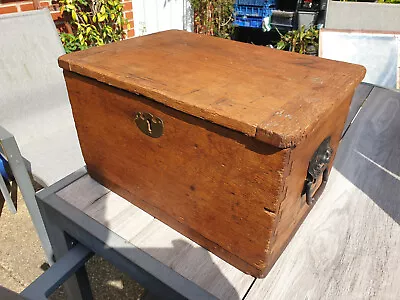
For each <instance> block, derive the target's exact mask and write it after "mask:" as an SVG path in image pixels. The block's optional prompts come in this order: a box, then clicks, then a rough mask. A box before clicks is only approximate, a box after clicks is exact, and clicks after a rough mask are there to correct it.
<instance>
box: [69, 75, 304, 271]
mask: <svg viewBox="0 0 400 300" xmlns="http://www.w3.org/2000/svg"><path fill="white" fill-rule="evenodd" d="M65 77H66V80H67V87H68V91H69V96H70V100H71V103H72V110H73V114H74V118H75V122H76V126H77V131H78V136H79V139H80V144H81V148H82V152H83V155H84V157H85V162H86V164H87V169H88V172H89V174H90V175H91V176H92V177H93V178H94V179H95V180H97V181H99V182H100V183H102V184H104V185H105V186H107V187H108V188H110V189H111V190H113V191H114V192H116V193H117V194H119V195H120V196H122V197H124V198H125V199H128V200H129V201H131V202H132V203H134V204H135V205H137V206H139V207H140V208H142V209H144V210H145V211H147V212H148V213H150V214H151V215H153V216H155V217H157V218H159V219H160V220H162V221H163V222H165V223H166V224H168V225H170V226H171V227H173V228H174V229H176V230H178V231H179V232H181V233H182V234H185V235H187V236H189V237H190V238H191V239H193V240H194V241H196V242H197V243H199V244H201V245H202V246H203V247H206V248H207V249H209V250H212V251H213V252H214V253H215V254H217V255H219V256H220V257H222V258H224V259H225V260H227V261H228V262H231V263H232V264H234V265H235V266H238V267H239V268H240V269H241V270H244V271H245V272H250V273H251V274H254V275H256V276H260V274H262V273H263V272H264V269H265V267H266V264H267V261H268V258H267V255H266V251H267V249H268V247H269V245H270V242H269V240H270V237H271V232H272V231H273V224H274V218H275V212H276V211H277V209H278V207H279V202H280V201H281V199H282V197H283V194H282V193H283V180H284V175H285V172H284V168H285V167H287V161H286V157H287V156H288V153H289V151H290V149H283V150H281V149H278V148H276V147H273V146H270V145H266V144H264V143H262V142H260V141H257V140H255V139H254V138H251V137H248V136H245V135H243V134H242V133H239V132H235V131H232V130H230V129H227V128H223V127H220V126H218V125H215V124H212V123H209V122H207V121H204V120H200V119H197V118H195V117H192V116H189V115H186V114H183V113H181V112H178V111H175V110H172V109H170V108H168V107H165V106H163V105H160V104H157V103H154V102H152V101H150V100H148V99H146V98H143V97H140V96H136V95H132V94H131V93H127V92H124V91H122V90H119V89H116V88H114V87H109V86H106V85H104V84H101V83H99V82H97V81H95V80H92V79H88V78H85V77H82V76H80V75H76V74H73V73H70V72H66V73H65ZM137 111H145V112H150V113H152V114H153V115H155V116H157V117H159V118H161V119H162V120H163V121H164V125H165V132H164V134H163V136H161V137H160V138H158V139H154V138H150V137H148V136H146V135H145V134H143V133H142V132H141V131H140V130H138V128H137V127H136V125H135V123H134V122H133V116H134V114H135V112H137ZM311 156H312V153H310V154H309V157H311ZM309 157H307V158H306V159H307V160H308V159H309ZM286 173H287V172H286ZM303 180H304V179H303V178H302V179H301V180H300V181H299V182H297V185H298V186H302V185H303Z"/></svg>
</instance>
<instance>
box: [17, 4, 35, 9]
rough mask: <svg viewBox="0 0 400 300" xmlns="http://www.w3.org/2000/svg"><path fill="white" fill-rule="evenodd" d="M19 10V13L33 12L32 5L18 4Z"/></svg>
mask: <svg viewBox="0 0 400 300" xmlns="http://www.w3.org/2000/svg"><path fill="white" fill-rule="evenodd" d="M19 8H20V9H21V11H28V10H34V8H33V3H25V4H20V5H19Z"/></svg>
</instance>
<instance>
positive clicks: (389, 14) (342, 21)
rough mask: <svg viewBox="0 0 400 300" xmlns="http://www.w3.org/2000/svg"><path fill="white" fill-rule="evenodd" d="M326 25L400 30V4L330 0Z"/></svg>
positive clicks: (351, 28)
mask: <svg viewBox="0 0 400 300" xmlns="http://www.w3.org/2000/svg"><path fill="white" fill-rule="evenodd" d="M146 1H148V0H146ZM325 27H326V28H332V29H350V30H382V31H397V32H398V31H400V5H399V4H383V3H368V2H343V1H332V0H329V1H328V10H327V13H326V21H325Z"/></svg>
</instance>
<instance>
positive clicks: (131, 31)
mask: <svg viewBox="0 0 400 300" xmlns="http://www.w3.org/2000/svg"><path fill="white" fill-rule="evenodd" d="M134 36H135V29H130V30H128V38H131V37H134Z"/></svg>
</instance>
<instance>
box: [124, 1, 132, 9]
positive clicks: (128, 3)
mask: <svg viewBox="0 0 400 300" xmlns="http://www.w3.org/2000/svg"><path fill="white" fill-rule="evenodd" d="M130 10H132V2H131V1H129V2H127V3H124V11H130Z"/></svg>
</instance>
